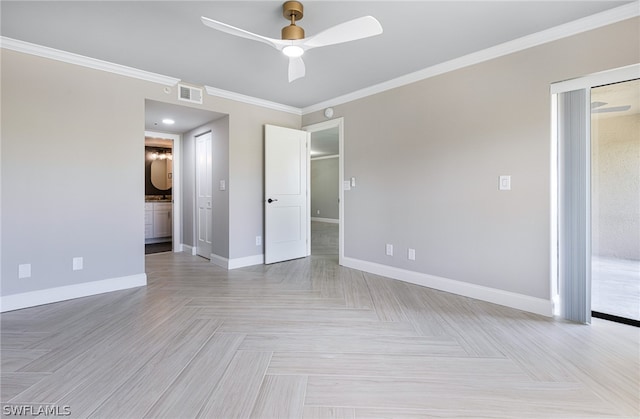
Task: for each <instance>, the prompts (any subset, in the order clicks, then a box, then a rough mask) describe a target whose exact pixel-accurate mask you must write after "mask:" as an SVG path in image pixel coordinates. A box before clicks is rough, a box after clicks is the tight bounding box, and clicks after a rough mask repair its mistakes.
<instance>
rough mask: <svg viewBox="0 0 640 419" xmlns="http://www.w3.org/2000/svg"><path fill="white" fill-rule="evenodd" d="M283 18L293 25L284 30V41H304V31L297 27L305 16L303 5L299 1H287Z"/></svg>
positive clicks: (283, 7) (283, 9)
mask: <svg viewBox="0 0 640 419" xmlns="http://www.w3.org/2000/svg"><path fill="white" fill-rule="evenodd" d="M282 16H284V18H285V19H287V20H291V25H289V26H285V27H284V28H282V39H291V40H295V39H304V29H302V28H301V27H299V26H296V21H297V20H300V19H302V17H303V16H304V14H303V8H302V3H300V2H299V1H287V2H285V3H284V4H283V5H282Z"/></svg>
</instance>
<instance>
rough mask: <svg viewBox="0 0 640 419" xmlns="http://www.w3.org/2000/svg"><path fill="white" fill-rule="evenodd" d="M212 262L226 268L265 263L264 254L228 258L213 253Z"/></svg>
mask: <svg viewBox="0 0 640 419" xmlns="http://www.w3.org/2000/svg"><path fill="white" fill-rule="evenodd" d="M210 260H211V263H213V264H214V265H216V266H220V267H222V268H225V269H238V268H244V267H245V266H253V265H262V264H263V263H264V255H254V256H247V257H244V258H236V259H227V258H225V257H222V256H218V255H215V254H213V253H212V254H211V259H210Z"/></svg>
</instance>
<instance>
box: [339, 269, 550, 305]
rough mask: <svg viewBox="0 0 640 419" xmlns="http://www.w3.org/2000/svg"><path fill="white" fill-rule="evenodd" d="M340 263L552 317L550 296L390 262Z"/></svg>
mask: <svg viewBox="0 0 640 419" xmlns="http://www.w3.org/2000/svg"><path fill="white" fill-rule="evenodd" d="M343 262H344V263H343V265H344V266H346V267H348V268H353V269H358V270H360V271H364V272H369V273H372V274H376V275H381V276H385V277H388V278H393V279H397V280H400V281H404V282H408V283H411V284H416V285H421V286H423V287H428V288H433V289H437V290H440V291H445V292H450V293H452V294H457V295H462V296H464V297H470V298H474V299H476V300H481V301H486V302H489V303H493V304H499V305H502V306H506V307H511V308H515V309H518V310H523V311H527V312H530V313H535V314H540V315H542V316H547V317H552V313H553V303H552V301H551V300H545V299H542V298H536V297H530V296H528V295H523V294H517V293H514V292H509V291H504V290H500V289H496V288H489V287H484V286H482V285H476V284H470V283H467V282H462V281H456V280H453V279H448V278H442V277H438V276H434V275H428V274H424V273H420V272H414V271H408V270H405V269H400V268H395V267H393V266H387V265H381V264H378V263H373V262H367V261H364V260H359V259H353V258H344V259H343Z"/></svg>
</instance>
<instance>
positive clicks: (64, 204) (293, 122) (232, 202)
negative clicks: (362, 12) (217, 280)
mask: <svg viewBox="0 0 640 419" xmlns="http://www.w3.org/2000/svg"><path fill="white" fill-rule="evenodd" d="M1 60H2V75H1V77H2V92H1V95H2V96H1V100H2V120H1V122H2V124H1V130H2V131H1V134H2V155H1V174H2V179H1V182H2V203H1V205H2V211H1V217H2V218H1V222H2V246H1V261H2V268H1V269H2V273H1V275H2V279H1V285H2V291H1V292H2V295H3V296H4V295H12V294H18V293H24V292H29V291H35V290H42V289H48V288H53V287H59V286H64V285H73V284H80V283H89V282H92V281H98V280H103V279H112V278H119V277H126V276H131V275H139V274H142V273H144V166H143V164H142V162H144V103H145V99H152V100H157V101H162V102H168V103H174V104H179V105H185V103H184V102H179V101H178V100H177V98H176V94H175V89H173V90H172V93H171V94H165V93H164V87H165V86H163V85H160V84H156V83H151V82H147V81H143V80H139V79H134V78H129V77H124V76H119V75H115V74H111V73H107V72H102V71H99V70H93V69H89V68H85V67H80V66H76V65H72V64H67V63H63V62H59V61H55V60H49V59H45V58H41V57H36V56H32V55H28V54H23V53H19V52H15V51H9V50H5V49H2V56H1ZM190 106H191V107H197V108H201V109H208V110H211V111H215V112H219V113H223V114H227V115H229V135H228V138H229V159H228V161H229V179H228V193H229V195H228V196H229V198H228V199H229V205H228V208H229V213H230V214H231V216H230V217H229V218H230V220H229V233H228V235H229V236H230V237H231V240H229V255H230V257H235V258H240V257H248V256H254V255H259V254H262V247H261V246H255V236H257V235H262V234H263V217H262V207H263V182H264V180H263V159H262V154H263V126H264V124H266V123H269V124H275V125H280V126H285V127H291V128H299V127H300V126H301V117H300V116H299V115H294V114H290V113H285V112H280V111H275V110H270V109H265V108H261V107H258V106H253V105H248V104H244V103H240V102H236V101H233V100H229V99H222V98H217V97H213V96H208V95H205V97H204V104H203V105H190ZM113 121H117V122H113ZM185 148H186V147H185ZM185 151H186V150H185ZM104 191H108V192H106V193H105V192H104ZM220 251H221V252H224V250H220ZM76 256H82V257H84V270H82V271H75V272H74V271H72V269H71V266H72V258H73V257H76ZM23 263H31V264H32V278H29V279H22V280H18V275H17V271H18V265H19V264H23Z"/></svg>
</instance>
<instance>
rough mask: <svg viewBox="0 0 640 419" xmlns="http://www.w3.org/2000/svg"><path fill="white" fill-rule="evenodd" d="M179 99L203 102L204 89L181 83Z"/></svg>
mask: <svg viewBox="0 0 640 419" xmlns="http://www.w3.org/2000/svg"><path fill="white" fill-rule="evenodd" d="M178 99H180V100H184V101H186V102H192V103H199V104H202V89H198V88H196V87H190V86H185V85H184V84H179V85H178Z"/></svg>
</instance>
